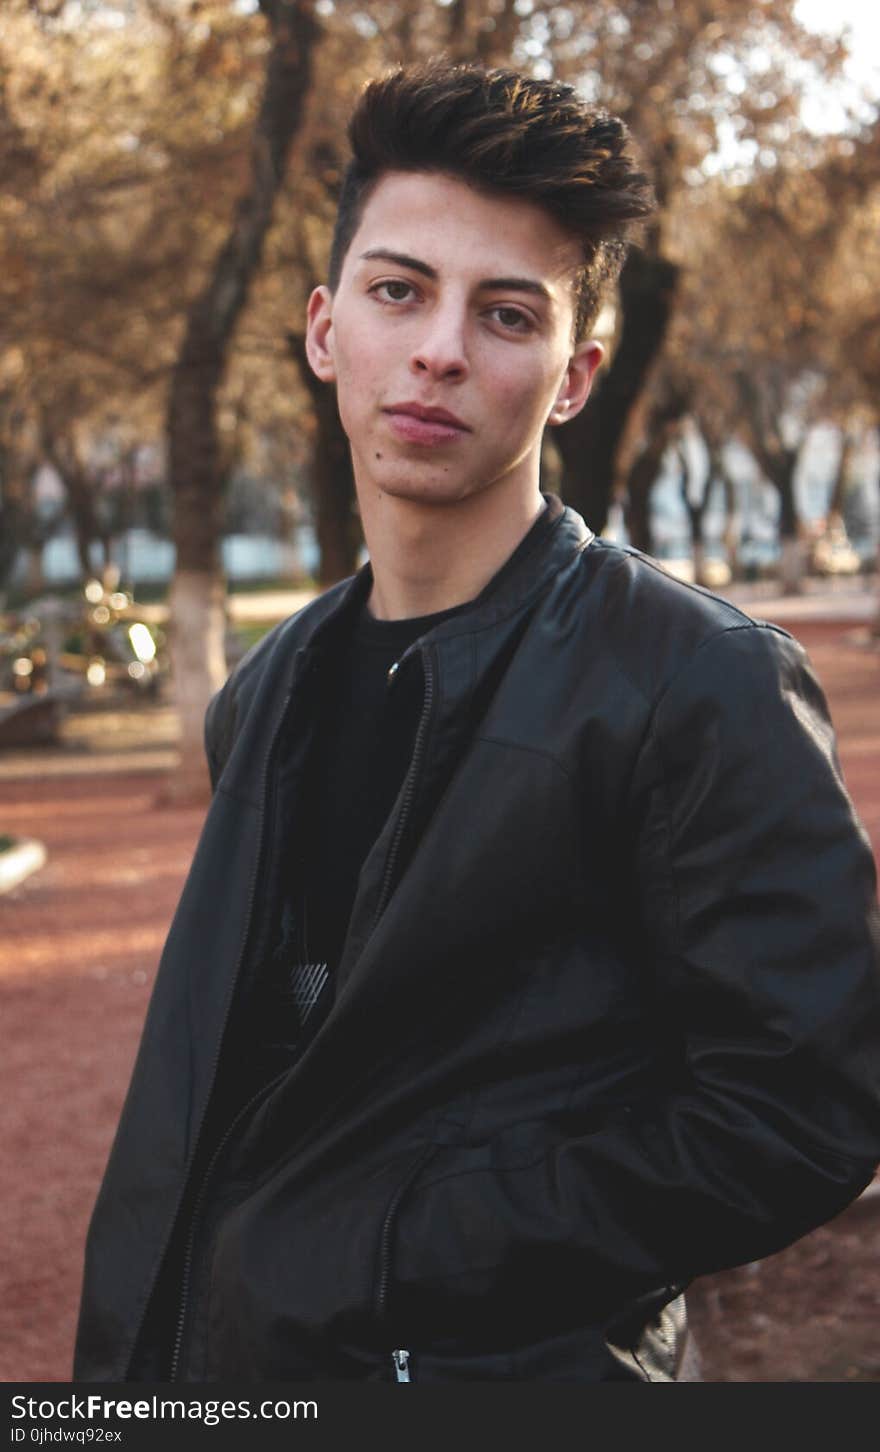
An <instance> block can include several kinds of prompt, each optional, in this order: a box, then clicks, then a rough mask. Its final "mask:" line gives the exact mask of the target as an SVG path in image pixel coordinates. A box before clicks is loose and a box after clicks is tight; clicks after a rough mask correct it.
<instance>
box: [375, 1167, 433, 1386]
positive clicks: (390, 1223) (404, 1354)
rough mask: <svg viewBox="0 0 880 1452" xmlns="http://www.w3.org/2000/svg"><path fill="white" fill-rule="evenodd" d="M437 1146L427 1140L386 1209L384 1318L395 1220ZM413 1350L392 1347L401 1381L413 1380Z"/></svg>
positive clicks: (380, 1315) (379, 1311)
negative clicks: (417, 1177) (409, 1190)
mask: <svg viewBox="0 0 880 1452" xmlns="http://www.w3.org/2000/svg"><path fill="white" fill-rule="evenodd" d="M435 1148H436V1146H435V1145H433V1144H426V1145H425V1146H424V1147H423V1148H422V1149H421V1150H420V1152H419V1153H418V1154H417V1155H416V1158H415V1160H414V1161H413V1163H412V1165H411V1166H410V1169H409V1172H408V1174H407V1175H406V1177H405V1179H404V1180H403V1183H402V1184H401V1185H399V1186H398V1187H397V1189H396V1190H395V1192H394V1194H393V1195H392V1197H391V1202H390V1204H389V1206H388V1209H387V1210H386V1211H385V1219H384V1221H383V1222H382V1236H381V1239H380V1241H379V1278H378V1282H377V1285H376V1317H377V1320H379V1321H380V1322H382V1321H384V1320H385V1318H386V1316H387V1314H388V1284H389V1281H390V1279H391V1244H392V1237H393V1235H394V1222H395V1219H396V1217H397V1212H398V1210H399V1208H400V1202H401V1200H402V1199H403V1197H404V1195H405V1194H406V1192H407V1190H408V1189H409V1187H410V1185H411V1184H412V1183H413V1181H414V1180H415V1178H416V1176H417V1175H418V1173H419V1171H420V1170H421V1169H422V1166H423V1165H424V1164H425V1163H426V1162H427V1161H428V1160H429V1159H430V1157H431V1155H432V1154H433V1153H434V1151H435ZM409 1359H410V1353H409V1352H408V1351H404V1350H402V1349H398V1350H395V1351H392V1353H391V1361H392V1363H393V1367H394V1375H395V1379H396V1380H397V1381H399V1382H400V1381H411V1380H412V1378H411V1376H410V1371H409Z"/></svg>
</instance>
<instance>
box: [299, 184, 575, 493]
mask: <svg viewBox="0 0 880 1452" xmlns="http://www.w3.org/2000/svg"><path fill="white" fill-rule="evenodd" d="M580 260H581V258H580V250H579V247H578V244H577V243H576V242H575V241H574V240H573V239H572V238H571V237H570V236H568V234H567V233H566V232H565V231H564V230H563V229H562V228H561V227H560V226H559V225H558V224H557V223H556V222H555V221H554V220H553V218H552V217H550V216H549V215H548V214H547V213H546V212H544V211H543V209H542V208H540V207H538V206H536V205H535V204H534V203H532V202H529V201H523V200H520V199H517V198H507V197H496V196H489V195H486V194H483V193H480V192H476V191H474V190H472V189H471V188H470V187H469V186H467V185H466V184H465V183H463V182H461V181H459V180H456V179H454V178H451V177H447V176H444V175H439V174H434V173H430V172H413V173H408V172H389V173H387V174H386V175H385V176H384V177H382V178H381V180H380V181H379V182H378V184H377V185H376V187H375V189H374V191H373V193H372V195H371V196H370V198H369V200H368V202H367V204H366V206H365V208H364V212H363V216H362V219H361V222H360V225H359V227H358V229H357V231H356V233H355V235H354V237H353V239H352V242H351V246H350V247H349V250H348V253H347V254H346V257H345V261H344V263H343V267H342V272H341V275H340V279H339V285H338V287H337V289H336V292H335V293H334V294H331V293H330V292H329V290H328V289H327V288H318V289H316V291H315V292H314V293H313V294H312V297H311V299H310V301H309V321H308V334H307V347H308V353H309V359H310V361H311V364H312V367H313V369H314V370H315V372H316V373H317V375H318V377H319V378H322V379H324V381H326V382H333V381H335V383H336V386H337V397H338V403H339V412H340V416H341V419H342V424H343V427H344V428H345V431H346V433H347V435H348V438H349V441H350V443H351V450H352V460H353V464H354V472H355V479H356V482H357V487H358V492H359V494H361V496H362V497H363V491H364V490H370V491H374V492H375V493H377V494H386V495H390V496H393V497H397V498H405V499H410V500H414V501H418V502H423V503H433V504H454V503H456V502H457V501H459V500H462V499H464V498H467V497H468V496H469V495H473V494H475V493H478V492H480V491H482V490H488V489H495V490H497V491H499V493H500V492H505V493H506V497H508V498H509V497H511V493H510V491H517V490H523V491H524V492H525V493H526V494H528V493H529V492H530V491H535V490H536V489H537V482H538V472H539V461H540V447H541V435H542V433H543V430H544V426H545V424H546V423H547V422H548V419H549V420H550V421H551V422H554V423H558V422H562V421H564V420H565V419H566V418H570V417H572V416H573V415H574V414H575V413H577V411H578V410H579V408H581V407H582V405H583V403H584V402H585V400H586V397H587V394H588V393H589V387H590V381H591V379H592V376H593V373H594V371H595V368H596V366H597V364H598V362H599V361H600V359H601V354H602V350H601V347H600V345H599V344H597V343H595V342H588V343H582V344H580V345H579V346H578V347H577V348H574V350H573V344H572V332H573V326H574V315H575V306H576V298H575V293H574V279H575V276H576V271H577V268H578V265H579V263H580Z"/></svg>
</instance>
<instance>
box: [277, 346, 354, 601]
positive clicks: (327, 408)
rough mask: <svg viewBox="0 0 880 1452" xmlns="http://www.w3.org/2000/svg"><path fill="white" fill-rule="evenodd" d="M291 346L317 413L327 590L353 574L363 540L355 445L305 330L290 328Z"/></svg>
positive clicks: (320, 537) (316, 505)
mask: <svg viewBox="0 0 880 1452" xmlns="http://www.w3.org/2000/svg"><path fill="white" fill-rule="evenodd" d="M287 346H288V348H289V349H290V354H291V357H292V358H293V359H294V361H295V363H296V365H297V367H298V369H299V373H300V378H301V379H302V382H303V386H304V387H305V389H306V391H307V392H308V394H309V397H310V398H311V400H312V408H313V410H314V415H315V440H314V445H313V449H312V479H311V486H312V487H311V496H312V507H313V510H314V518H315V535H316V537H317V541H318V551H319V557H320V558H319V564H318V583H319V585H320V586H321V587H322V589H324V588H326V587H327V586H328V585H335V584H336V582H337V580H344V579H346V578H347V576H348V575H351V574H353V572H354V570H355V567H356V564H357V557H358V551H359V550H360V547H361V544H362V542H363V533H362V530H361V527H360V520H359V517H358V515H357V513H356V510H355V500H356V494H355V487H354V473H353V470H352V466H351V450H350V448H349V445H348V438H347V437H346V433H345V430H344V429H343V427H342V423H341V422H340V418H339V409H338V407H337V404H336V390H335V388H331V387H330V386H329V385H328V384H326V383H322V382H321V380H320V379H319V378H316V377H315V374H314V373H313V372H312V369H311V365H310V364H309V360H308V358H307V356H306V349H305V335H304V334H303V333H295V332H289V333H288V335H287Z"/></svg>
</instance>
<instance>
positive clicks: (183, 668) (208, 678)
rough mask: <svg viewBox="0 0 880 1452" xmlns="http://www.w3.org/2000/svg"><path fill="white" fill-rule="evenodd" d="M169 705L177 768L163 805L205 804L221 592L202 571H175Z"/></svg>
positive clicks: (218, 680)
mask: <svg viewBox="0 0 880 1452" xmlns="http://www.w3.org/2000/svg"><path fill="white" fill-rule="evenodd" d="M169 632H170V643H171V670H172V678H173V686H174V699H175V702H176V705H177V710H178V715H179V720H180V767H179V770H178V771H177V772H175V773H172V775H171V777H170V779H169V782H168V786H167V790H166V792H165V793H164V795H165V796H166V798H167V799H169V800H173V801H175V802H182V801H194V802H197V801H207V799H208V795H209V790H210V783H209V778H208V768H207V763H206V760H205V750H204V726H205V703H206V702H207V701H208V700H209V699H210V698H211V696H212V695H213V694H214V692H215V691H218V690H219V689H220V687H221V686H222V685H223V682H224V681H225V679H226V651H225V644H224V643H225V636H226V586H225V583H224V580H223V577H222V575H219V574H215V573H212V572H209V571H207V570H178V571H177V572H176V574H175V576H174V580H173V583H172V586H171V592H170V596H169Z"/></svg>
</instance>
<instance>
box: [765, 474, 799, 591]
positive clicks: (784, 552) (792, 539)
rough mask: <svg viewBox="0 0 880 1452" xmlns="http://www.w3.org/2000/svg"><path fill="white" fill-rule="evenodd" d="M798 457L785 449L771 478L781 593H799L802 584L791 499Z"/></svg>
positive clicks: (797, 528)
mask: <svg viewBox="0 0 880 1452" xmlns="http://www.w3.org/2000/svg"><path fill="white" fill-rule="evenodd" d="M797 459H798V455H797V450H795V449H787V450H786V451H785V458H784V459H780V460H779V461H778V464H777V468H776V470H775V471H774V477H773V479H772V483H773V484H774V486H775V488H776V490H777V492H778V494H779V584H780V586H781V588H782V593H783V595H800V593H801V591H802V590H803V587H804V567H805V563H806V562H805V559H804V548H803V541H802V540H801V537H800V525H799V521H798V517H797V506H796V504H795V498H794V471H795V468H796V466H797Z"/></svg>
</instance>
